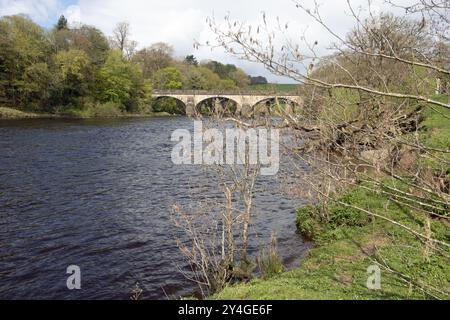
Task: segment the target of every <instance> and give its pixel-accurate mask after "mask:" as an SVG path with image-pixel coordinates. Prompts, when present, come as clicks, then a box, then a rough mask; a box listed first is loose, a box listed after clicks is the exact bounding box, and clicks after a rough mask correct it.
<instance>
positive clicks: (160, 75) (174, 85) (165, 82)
mask: <svg viewBox="0 0 450 320" xmlns="http://www.w3.org/2000/svg"><path fill="white" fill-rule="evenodd" d="M153 85H154V87H155V88H157V89H165V90H177V89H182V88H183V81H182V77H181V72H180V70H178V69H177V68H173V67H169V68H164V69H161V70H159V71H158V72H156V73H155V75H154V77H153Z"/></svg>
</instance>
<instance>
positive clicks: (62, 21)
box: [56, 15, 69, 31]
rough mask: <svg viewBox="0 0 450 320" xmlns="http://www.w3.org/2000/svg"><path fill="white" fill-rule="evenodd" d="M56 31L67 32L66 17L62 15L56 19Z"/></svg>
mask: <svg viewBox="0 0 450 320" xmlns="http://www.w3.org/2000/svg"><path fill="white" fill-rule="evenodd" d="M56 29H57V30H58V31H59V30H67V29H69V27H68V22H67V19H66V17H64V15H61V16H60V17H59V19H58V23H57V24H56Z"/></svg>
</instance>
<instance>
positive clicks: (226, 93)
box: [153, 90, 299, 97]
mask: <svg viewBox="0 0 450 320" xmlns="http://www.w3.org/2000/svg"><path fill="white" fill-rule="evenodd" d="M153 94H154V95H157V96H162V95H177V96H181V95H187V96H204V95H207V96H221V95H223V96H280V97H281V96H283V97H298V96H299V94H298V93H297V92H292V91H265V90H261V91H256V90H154V91H153Z"/></svg>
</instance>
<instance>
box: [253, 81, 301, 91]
mask: <svg viewBox="0 0 450 320" xmlns="http://www.w3.org/2000/svg"><path fill="white" fill-rule="evenodd" d="M250 88H251V89H252V90H262V91H287V92H289V91H296V90H297V88H298V84H288V83H285V84H279V83H268V84H257V85H253V86H250Z"/></svg>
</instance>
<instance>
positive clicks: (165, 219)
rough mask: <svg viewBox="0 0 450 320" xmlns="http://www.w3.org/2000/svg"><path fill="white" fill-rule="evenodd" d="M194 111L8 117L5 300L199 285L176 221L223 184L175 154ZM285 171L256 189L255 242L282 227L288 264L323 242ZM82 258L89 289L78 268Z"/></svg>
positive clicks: (4, 127) (151, 295) (0, 244)
mask: <svg viewBox="0 0 450 320" xmlns="http://www.w3.org/2000/svg"><path fill="white" fill-rule="evenodd" d="M179 128H185V129H189V130H191V131H192V130H193V122H192V120H191V119H188V118H184V117H175V118H154V119H153V118H152V119H127V120H124V119H120V120H42V119H33V120H17V121H16V120H14V121H12V120H11V121H0V299H129V297H130V293H131V291H132V290H133V288H134V287H135V284H136V283H139V286H140V288H141V289H143V295H142V298H144V299H167V298H177V297H180V296H183V295H188V294H191V293H192V292H193V291H194V290H195V286H194V285H193V284H192V283H191V282H189V281H188V280H186V279H185V278H184V276H183V275H181V274H180V273H179V271H178V267H179V266H183V265H184V264H185V261H184V259H183V257H182V256H181V255H180V251H179V249H178V248H177V246H176V244H175V239H176V238H177V237H180V235H179V234H177V231H176V228H174V226H173V222H172V221H171V220H170V212H171V206H172V205H173V204H174V203H183V202H187V201H191V200H192V197H193V195H194V198H195V197H196V196H198V197H199V198H201V197H203V198H208V196H209V195H212V194H217V185H216V184H215V183H214V181H211V179H208V178H207V176H206V175H207V172H206V171H205V170H204V168H202V167H198V166H179V165H174V164H172V162H171V158H170V155H171V151H172V147H173V146H174V143H173V142H171V141H170V135H171V133H172V131H173V130H175V129H179ZM278 185H279V182H278V180H277V178H276V177H270V178H263V179H261V181H260V182H259V183H258V186H257V191H258V192H257V194H256V195H255V201H254V202H255V204H256V206H255V210H254V212H255V216H256V217H255V219H254V225H253V226H252V229H251V232H252V239H253V240H252V243H251V246H250V252H251V253H253V254H255V252H256V251H257V250H258V249H259V248H261V246H263V245H264V244H265V243H267V242H268V241H269V238H270V234H271V232H272V231H273V232H275V233H276V234H277V237H278V247H279V250H280V253H281V255H282V257H283V259H284V262H285V264H286V266H287V267H288V268H289V267H294V266H298V264H299V262H300V259H301V257H302V256H304V255H305V254H306V252H307V250H308V248H309V247H310V246H311V244H310V243H307V242H304V240H303V239H302V238H301V237H300V236H299V235H298V234H297V233H296V229H295V223H294V222H295V208H296V207H298V206H299V205H300V204H301V201H300V202H299V201H298V200H296V201H294V200H292V199H288V198H287V197H284V196H283V195H281V194H280V192H279V190H278ZM69 265H78V266H79V267H80V268H81V290H68V289H67V286H66V280H67V277H68V276H69V275H68V274H66V269H67V267H68V266H69Z"/></svg>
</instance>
